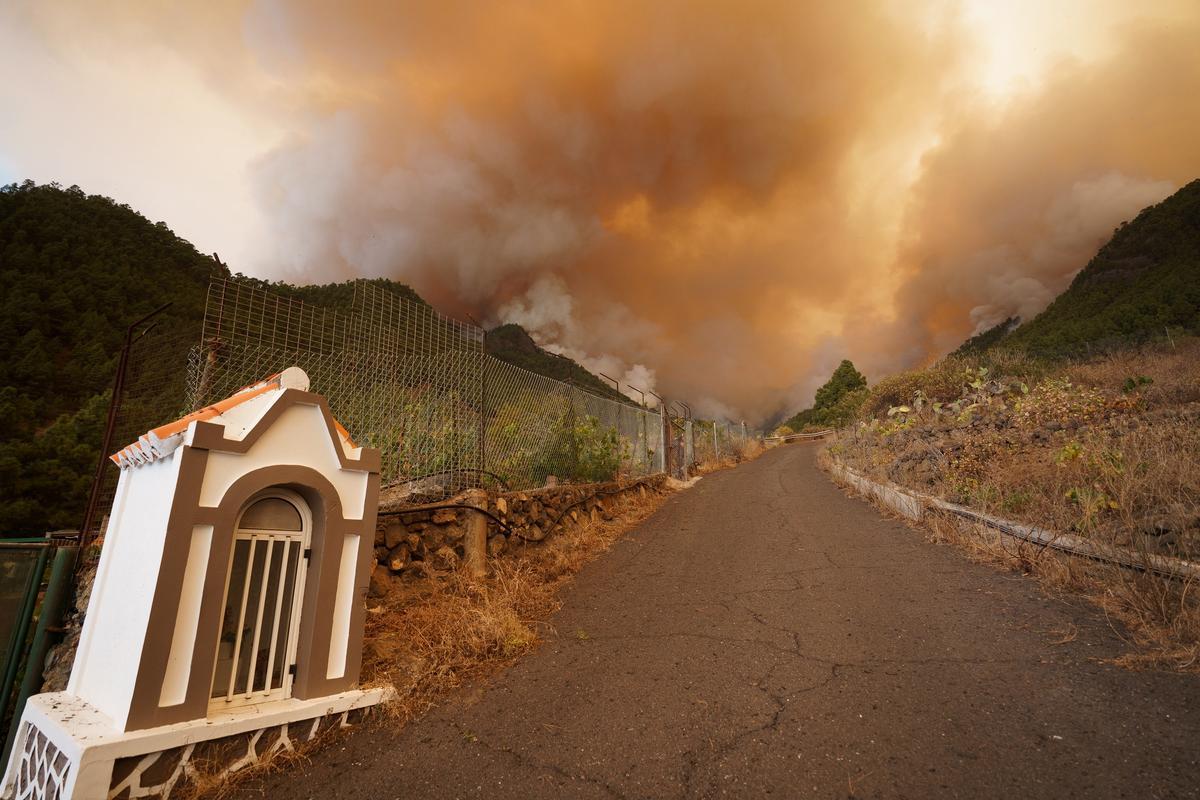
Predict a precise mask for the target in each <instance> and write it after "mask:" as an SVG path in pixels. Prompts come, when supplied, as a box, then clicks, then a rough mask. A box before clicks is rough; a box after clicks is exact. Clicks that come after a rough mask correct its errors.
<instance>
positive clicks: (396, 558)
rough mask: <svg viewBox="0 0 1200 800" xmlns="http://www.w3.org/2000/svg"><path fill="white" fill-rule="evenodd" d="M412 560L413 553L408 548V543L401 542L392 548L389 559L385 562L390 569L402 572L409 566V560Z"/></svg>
mask: <svg viewBox="0 0 1200 800" xmlns="http://www.w3.org/2000/svg"><path fill="white" fill-rule="evenodd" d="M411 560H412V558H411V553H410V552H409V550H408V543H407V542H401V543H400V544H398V545H396V546H395V547H393V548H392V549H391V551H390V552H389V553H388V555H387V561H385V562H384V563H385V564H387V566H388V569H390V570H391V571H392V572H400V571H401V570H402V569H404V568H405V567H406V566H408V562H409V561H411Z"/></svg>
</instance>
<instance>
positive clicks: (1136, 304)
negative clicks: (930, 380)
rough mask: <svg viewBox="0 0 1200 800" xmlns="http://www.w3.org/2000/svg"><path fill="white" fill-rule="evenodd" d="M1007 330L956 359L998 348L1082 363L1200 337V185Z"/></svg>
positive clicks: (1126, 230)
mask: <svg viewBox="0 0 1200 800" xmlns="http://www.w3.org/2000/svg"><path fill="white" fill-rule="evenodd" d="M1006 324H1007V323H1002V326H1001V329H1000V330H997V329H995V328H993V329H992V330H990V331H987V332H985V333H982V334H980V335H979V336H976V337H974V338H973V339H971V340H968V342H967V343H966V344H964V345H963V347H962V348H960V350H959V354H961V355H970V354H971V353H972V352H974V353H978V352H981V351H983V350H985V349H989V348H994V347H996V346H1003V347H1004V348H1007V349H1011V350H1019V351H1021V352H1026V353H1029V354H1032V355H1038V356H1050V357H1055V356H1073V355H1086V354H1087V353H1088V352H1089V350H1095V351H1099V350H1112V349H1115V348H1116V347H1119V346H1121V345H1127V344H1128V343H1130V342H1142V341H1147V340H1157V339H1170V338H1173V337H1178V336H1180V335H1186V334H1189V333H1190V334H1197V333H1200V180H1195V181H1192V182H1191V183H1189V184H1188V185H1187V186H1184V187H1183V188H1182V189H1180V190H1179V191H1178V192H1176V193H1175V194H1173V195H1171V196H1170V197H1168V198H1167V199H1166V200H1164V201H1162V202H1161V203H1159V204H1158V205H1154V206H1150V207H1149V208H1146V209H1144V210H1143V211H1142V212H1141V213H1139V214H1138V215H1137V217H1136V218H1134V220H1133V221H1132V222H1128V223H1122V224H1121V226H1120V227H1118V228H1117V229H1116V231H1114V232H1113V236H1112V239H1110V240H1109V242H1108V243H1107V244H1105V245H1104V246H1103V247H1102V248H1100V251H1099V252H1098V253H1097V254H1096V256H1095V257H1094V258H1093V259H1092V260H1091V261H1090V262H1088V264H1087V266H1085V267H1084V268H1083V269H1082V270H1081V271H1080V272H1079V274H1078V275H1076V276H1075V279H1074V280H1073V281H1072V282H1071V285H1070V287H1069V288H1068V289H1067V290H1066V291H1065V292H1063V293H1062V294H1061V295H1059V296H1058V297H1057V298H1056V299H1055V300H1054V302H1053V303H1051V304H1050V305H1049V306H1048V307H1047V308H1046V310H1045V311H1043V312H1042V313H1041V314H1039V315H1038V316H1036V317H1034V318H1033V319H1032V320H1029V321H1028V322H1026V323H1024V324H1023V325H1020V326H1018V327H1016V328H1014V329H1012V330H1011V332H1007V328H1004V327H1003V326H1004V325H1006Z"/></svg>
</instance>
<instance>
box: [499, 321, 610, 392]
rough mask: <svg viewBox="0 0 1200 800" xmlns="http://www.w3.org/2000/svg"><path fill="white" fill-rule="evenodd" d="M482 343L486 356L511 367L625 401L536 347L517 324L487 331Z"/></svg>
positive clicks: (580, 369) (568, 363) (564, 359)
mask: <svg viewBox="0 0 1200 800" xmlns="http://www.w3.org/2000/svg"><path fill="white" fill-rule="evenodd" d="M484 342H485V346H486V349H487V352H488V355H490V356H493V357H494V358H498V359H500V360H501V361H506V362H508V363H509V364H512V365H513V366H516V367H521V368H522V369H527V370H529V371H530V372H536V373H538V374H539V375H545V376H546V377H548V378H554V379H555V380H558V381H562V382H563V383H571V384H574V385H575V386H578V387H579V388H580V389H584V390H586V391H589V392H591V393H592V394H595V395H599V396H600V397H607V398H610V399H612V400H619V401H621V402H627V401H628V398H626V397H625V396H624V395H623V394H621V393H620V392H618V391H617V390H616V389H614V388H613V387H612V385H611V384H609V383H608V382H607V381H604V380H602V379H600V378H599V377H597V376H595V375H593V374H592V373H590V372H588V371H587V370H586V369H584V368H583V367H581V366H579V364H577V363H575V362H574V361H572V360H571V359H569V358H567V357H566V356H560V355H557V354H555V353H551V352H549V351H548V350H544V349H542V348H541V347H538V346H537V343H536V342H534V341H533V338H532V337H531V336H530V335H529V334H528V333H527V332H526V331H525V329H524V328H522V327H521V326H520V325H517V324H515V323H509V324H507V325H501V326H499V327H497V328H492V329H491V330H490V331H488V332H487V337H486V338H485V339H484Z"/></svg>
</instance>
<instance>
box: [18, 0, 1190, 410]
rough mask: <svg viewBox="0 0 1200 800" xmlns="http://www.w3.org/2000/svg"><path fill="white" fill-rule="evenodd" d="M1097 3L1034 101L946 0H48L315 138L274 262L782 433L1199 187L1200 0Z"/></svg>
mask: <svg viewBox="0 0 1200 800" xmlns="http://www.w3.org/2000/svg"><path fill="white" fill-rule="evenodd" d="M1087 8H1088V9H1090V12H1089V13H1093V14H1097V15H1102V14H1106V13H1110V12H1111V13H1112V14H1113V17H1112V19H1113V25H1112V29H1111V32H1110V35H1111V45H1110V46H1108V47H1107V48H1105V49H1104V50H1103V52H1101V53H1099V54H1098V55H1096V56H1094V57H1091V58H1089V59H1079V58H1065V59H1063V60H1062V61H1060V62H1058V63H1055V64H1053V65H1051V66H1049V67H1047V68H1046V69H1045V70H1044V71H1043V72H1042V73H1041V74H1039V75H1038V77H1037V79H1036V80H1035V81H1032V82H1029V83H1028V84H1027V85H1026V86H1025V87H1024V88H1023V89H1021V90H1019V91H1017V92H1015V93H1010V94H1007V95H1003V96H995V95H989V94H988V93H986V92H984V91H983V90H982V89H980V87H979V86H978V84H977V82H975V81H974V79H973V78H972V75H973V74H974V73H973V72H972V68H973V65H974V64H975V63H976V60H977V58H978V51H979V48H980V43H979V41H978V35H977V32H975V31H972V30H971V29H970V28H969V26H968V25H967V24H966V22H965V21H964V18H963V14H962V13H961V12H960V11H959V10H958V8H957V7H956V6H954V5H952V4H946V3H941V2H932V1H931V2H929V3H927V4H922V5H920V6H918V5H915V4H899V5H897V4H889V3H884V2H881V1H880V2H875V1H874V0H865V1H864V2H862V3H857V4H855V5H854V9H853V13H846V11H845V9H844V8H840V7H838V6H837V5H836V4H832V3H821V2H813V3H797V2H769V1H765V0H764V1H763V2H751V3H744V2H715V1H708V2H681V1H679V0H665V1H664V2H656V3H634V2H623V1H622V0H615V1H614V2H605V3H598V2H563V3H536V2H518V3H512V4H477V3H456V2H448V3H429V4H418V3H382V2H381V3H367V2H353V3H345V4H338V5H337V7H336V10H335V8H334V7H333V6H329V5H328V4H324V3H317V2H315V1H310V2H288V3H284V2H281V1H276V0H258V1H257V2H233V1H232V0H227V1H226V2H223V3H220V4H217V5H214V6H213V7H212V11H211V15H210V16H209V17H208V18H207V19H205V20H204V21H202V22H200V23H197V22H196V21H195V20H190V19H189V20H182V19H181V18H180V17H179V14H178V11H176V10H173V9H174V7H173V6H171V5H168V4H162V5H152V6H142V7H139V8H138V9H137V10H136V11H134V10H131V9H130V8H129V7H128V6H126V5H125V4H107V3H97V4H91V6H90V8H89V10H88V11H87V12H81V11H80V10H79V9H78V8H77V7H76V8H74V9H71V10H68V9H65V8H63V7H57V6H53V5H51V6H38V7H34V6H30V7H29V9H28V13H29V15H30V16H31V18H33V19H34V20H35V21H36V26H37V29H38V30H40V31H42V32H43V33H44V35H45V36H46V37H47V39H48V40H50V41H54V42H59V43H84V44H85V45H86V46H88V47H94V48H100V49H106V48H116V47H124V46H127V45H129V43H134V47H135V49H138V48H142V47H144V48H146V52H147V53H148V55H147V56H146V58H147V59H149V60H151V61H152V59H153V58H154V52H155V49H156V48H167V49H169V50H171V51H172V52H175V53H180V54H183V55H184V56H185V57H186V58H187V59H189V60H190V61H192V62H193V63H195V64H196V65H197V67H198V68H199V69H200V70H202V71H203V74H204V75H205V76H206V77H205V79H206V80H207V81H208V82H210V84H211V85H213V86H216V87H218V88H219V90H220V91H222V92H224V93H226V94H228V95H229V96H233V97H236V98H238V100H239V102H242V103H244V104H246V105H247V106H250V105H254V106H257V107H259V108H260V109H262V108H265V109H267V110H268V111H269V113H271V114H274V115H275V116H277V117H278V118H279V119H281V120H284V121H285V123H286V127H287V129H288V130H289V131H290V132H291V133H290V134H289V136H288V137H287V138H286V139H285V140H284V141H282V142H280V143H278V144H276V145H275V146H273V147H268V148H264V151H265V152H264V154H263V155H262V157H261V158H260V159H259V160H257V161H256V163H254V164H253V166H252V168H251V169H252V173H251V174H252V178H253V185H254V187H255V191H256V194H257V198H258V201H259V203H260V205H261V207H262V208H263V209H264V210H265V212H266V217H267V219H268V221H269V224H270V226H271V228H270V230H271V234H272V242H273V247H272V249H271V250H270V251H269V252H267V253H264V256H263V260H262V265H261V269H257V270H256V271H259V272H269V273H270V274H271V275H272V276H274V277H285V278H289V279H293V280H295V279H301V280H314V281H327V280H335V279H344V278H347V277H354V276H360V275H362V276H386V277H391V278H394V279H397V280H400V281H404V282H407V283H410V284H411V285H413V286H414V288H416V289H417V290H418V291H419V292H421V293H422V294H423V295H425V296H426V297H427V298H428V299H430V300H431V301H432V302H434V303H435V304H437V305H440V306H442V307H444V308H446V309H448V310H450V311H451V312H452V313H471V314H473V315H474V316H476V317H477V318H481V319H484V320H486V321H487V322H488V323H492V324H494V323H500V322H507V321H514V322H519V323H520V324H522V325H524V326H525V327H526V328H528V329H529V330H530V332H531V333H532V334H533V335H534V337H535V338H536V339H538V340H539V341H540V342H541V343H543V344H545V345H548V346H550V348H551V349H553V350H555V351H557V352H562V353H564V354H566V355H569V356H571V357H573V358H576V359H577V360H580V361H582V362H583V363H584V364H585V365H588V366H590V367H592V368H598V369H601V370H602V371H604V372H606V373H607V374H609V375H613V376H614V377H619V378H620V379H621V381H622V383H631V384H633V385H636V386H638V387H639V388H642V389H657V390H658V391H660V392H661V393H665V394H669V395H672V396H678V397H682V398H684V399H687V400H690V401H695V402H693V405H694V406H697V407H698V410H700V411H701V412H702V413H710V414H721V415H728V416H729V417H731V418H735V419H737V418H742V417H745V418H747V419H751V420H762V419H764V418H767V417H769V416H771V415H773V414H776V413H778V412H781V411H783V410H794V409H795V408H798V407H800V406H802V405H805V404H807V403H808V402H809V401H810V400H811V397H812V392H813V390H814V389H815V387H816V385H818V384H819V383H820V382H821V381H822V380H823V379H824V378H825V377H827V375H828V373H829V371H830V370H831V369H832V367H833V366H835V365H836V364H837V362H838V361H839V360H840V359H841V358H844V357H850V358H852V359H854V360H855V362H856V363H857V364H859V366H860V367H862V368H863V369H864V371H866V372H867V374H868V376H869V377H872V378H874V377H878V376H879V375H881V374H883V373H884V372H886V371H889V370H895V369H898V368H903V367H908V366H912V365H914V364H917V363H920V362H922V361H924V360H927V359H929V358H931V357H936V356H938V355H940V354H941V353H944V352H945V351H947V350H948V349H951V348H953V347H954V346H956V345H957V344H958V343H959V342H960V341H961V340H962V339H963V338H964V337H965V336H967V335H969V334H971V333H972V332H974V331H977V330H981V329H983V328H985V327H987V326H989V325H991V324H994V323H996V322H998V321H1000V320H1001V319H1004V318H1005V317H1007V316H1010V315H1013V314H1019V315H1021V316H1023V317H1029V316H1031V315H1033V314H1035V313H1037V312H1038V311H1039V310H1040V309H1041V308H1042V307H1044V306H1045V305H1046V304H1047V303H1048V302H1049V301H1050V299H1052V298H1053V297H1054V295H1055V294H1057V293H1058V292H1059V291H1061V290H1062V289H1063V288H1065V286H1066V285H1067V283H1068V282H1069V280H1070V278H1071V277H1072V275H1073V274H1074V271H1076V270H1078V269H1079V268H1080V267H1082V266H1083V265H1084V264H1085V263H1086V261H1087V259H1088V258H1089V257H1090V256H1091V255H1092V253H1094V251H1095V249H1096V247H1097V246H1098V245H1099V244H1101V243H1102V242H1103V241H1104V240H1105V239H1106V238H1107V236H1108V235H1110V234H1111V232H1112V229H1113V228H1114V227H1115V226H1116V225H1117V224H1119V223H1120V222H1121V221H1122V220H1126V219H1130V218H1131V217H1132V216H1133V215H1134V214H1136V212H1137V211H1138V210H1139V209H1140V208H1142V207H1144V206H1145V205H1147V204H1149V203H1153V202H1156V201H1158V200H1160V199H1162V198H1163V197H1165V196H1166V195H1168V194H1169V193H1170V192H1171V191H1173V190H1174V189H1175V188H1177V187H1178V186H1179V185H1181V184H1182V183H1184V182H1186V181H1188V180H1190V179H1192V178H1194V177H1196V176H1197V175H1200V149H1198V148H1196V146H1195V142H1196V141H1200V103H1198V102H1197V100H1196V98H1198V97H1200V48H1197V47H1196V46H1195V43H1196V42H1197V41H1200V6H1195V5H1194V4H1192V5H1189V4H1178V5H1170V4H1164V5H1163V6H1162V8H1161V9H1157V10H1155V11H1154V12H1153V13H1151V12H1146V14H1145V15H1144V16H1143V17H1141V18H1137V19H1133V20H1130V19H1129V18H1128V16H1127V12H1126V11H1122V12H1121V14H1117V13H1116V12H1115V11H1113V9H1114V8H1117V5H1116V4H1112V6H1109V5H1103V4H1096V3H1093V4H1090V5H1088V6H1087ZM98 31H99V33H98ZM214 124H219V123H214ZM235 266H237V265H235Z"/></svg>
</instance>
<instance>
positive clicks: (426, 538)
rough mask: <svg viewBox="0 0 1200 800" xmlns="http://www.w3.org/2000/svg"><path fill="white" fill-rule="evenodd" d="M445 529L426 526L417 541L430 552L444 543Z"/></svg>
mask: <svg viewBox="0 0 1200 800" xmlns="http://www.w3.org/2000/svg"><path fill="white" fill-rule="evenodd" d="M446 538H447V537H446V531H445V530H444V529H442V528H427V529H426V530H425V532H424V533H423V534H421V536H420V537H419V539H418V541H419V542H420V543H421V544H422V545H423V546H424V547H425V549H426V550H427V551H428V552H430V553H432V552H434V551H435V550H437V549H438V548H439V547H441V546H442V545H444V544H445V543H446Z"/></svg>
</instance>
